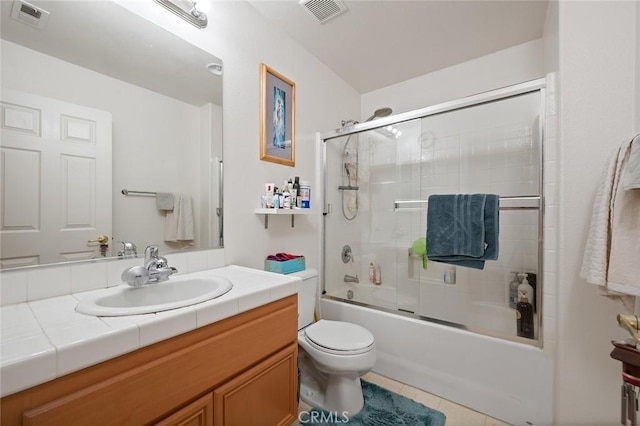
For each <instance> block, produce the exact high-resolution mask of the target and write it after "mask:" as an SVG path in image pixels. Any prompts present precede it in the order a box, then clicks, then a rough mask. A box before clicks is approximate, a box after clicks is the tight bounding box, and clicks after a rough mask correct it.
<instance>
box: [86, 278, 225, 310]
mask: <svg viewBox="0 0 640 426" xmlns="http://www.w3.org/2000/svg"><path fill="white" fill-rule="evenodd" d="M232 287H233V284H231V281H229V280H228V279H226V278H224V277H216V276H196V277H190V276H189V275H184V276H177V277H172V278H170V279H169V280H168V281H163V282H161V283H157V284H146V285H144V286H142V287H139V288H134V287H131V286H129V285H128V284H122V285H120V286H118V287H113V288H108V289H105V290H101V291H98V292H95V293H93V294H91V295H89V296H87V297H85V298H84V299H82V300H80V303H78V306H76V311H78V312H80V313H83V314H89V315H96V316H105V317H115V316H123V315H137V314H149V313H153V312H160V311H167V310H169V309H176V308H182V307H184V306H190V305H195V304H196V303H201V302H205V301H207V300H210V299H214V298H216V297H220V296H222V295H223V294H225V293H226V292H228V291H229V290H231V288H232Z"/></svg>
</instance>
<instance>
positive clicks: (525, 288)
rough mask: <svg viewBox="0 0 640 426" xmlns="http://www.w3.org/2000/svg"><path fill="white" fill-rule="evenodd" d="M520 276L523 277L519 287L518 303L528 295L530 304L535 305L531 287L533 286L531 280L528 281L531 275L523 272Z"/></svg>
mask: <svg viewBox="0 0 640 426" xmlns="http://www.w3.org/2000/svg"><path fill="white" fill-rule="evenodd" d="M518 276H519V277H522V282H521V283H520V285H518V301H519V300H521V299H522V296H523V295H524V294H525V293H526V296H527V299H528V300H529V303H532V302H533V303H535V301H534V300H533V287H531V284H529V280H528V279H527V277H528V276H529V274H526V273H524V272H523V273H520V274H518Z"/></svg>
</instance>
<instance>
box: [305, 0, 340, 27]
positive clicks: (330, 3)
mask: <svg viewBox="0 0 640 426" xmlns="http://www.w3.org/2000/svg"><path fill="white" fill-rule="evenodd" d="M300 4H301V5H302V6H303V7H304V10H306V11H307V12H309V13H310V14H311V15H313V17H314V18H316V19H317V20H318V22H320V23H321V24H324V23H325V22H327V21H329V20H331V19H333V18H335V17H336V16H338V15H342V14H343V13H344V12H346V11H347V10H349V9H347V5H346V4H344V3H343V2H341V1H340V0H300Z"/></svg>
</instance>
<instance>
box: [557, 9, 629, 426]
mask: <svg viewBox="0 0 640 426" xmlns="http://www.w3.org/2000/svg"><path fill="white" fill-rule="evenodd" d="M637 7H638V4H637V2H608V1H603V2H571V1H568V2H562V3H560V5H559V47H560V48H559V57H560V73H559V74H560V89H561V92H560V93H561V102H560V104H561V108H560V153H559V155H560V157H559V163H560V164H559V167H560V180H559V198H558V206H559V227H558V235H557V237H558V242H559V250H558V253H559V255H558V295H557V297H558V315H559V317H558V353H557V359H556V416H555V421H556V424H558V425H575V424H598V425H607V424H608V425H614V424H620V420H619V419H620V401H619V400H620V397H619V392H620V390H619V387H620V383H621V379H620V372H621V365H620V363H619V362H617V361H615V360H612V359H611V358H610V357H609V353H610V352H611V349H612V345H611V343H610V341H611V340H616V339H620V338H623V337H625V334H626V333H625V332H624V331H622V330H621V329H620V328H618V327H617V325H616V320H615V318H616V314H617V313H619V312H624V310H623V308H622V307H621V306H620V305H619V304H617V303H616V302H613V301H611V300H608V299H606V298H603V297H601V296H598V295H597V294H596V289H595V288H594V286H592V285H590V284H586V283H585V281H584V280H582V279H580V278H579V277H578V272H579V270H580V266H581V263H582V255H583V252H584V245H585V241H586V237H587V229H588V226H589V221H590V218H591V209H592V202H593V197H594V194H595V191H596V187H597V185H598V182H599V178H600V173H601V171H602V169H603V167H604V166H605V163H606V160H607V158H608V157H609V156H610V155H611V153H612V152H613V150H615V149H616V148H617V147H618V146H619V145H620V143H621V142H622V141H623V140H625V139H628V138H630V137H631V136H632V134H633V127H634V120H635V122H636V125H637V120H638V118H637V110H636V112H635V115H636V117H634V101H635V102H637V100H634V97H637V94H634V90H633V87H634V80H637V75H638V74H637V72H638V71H637V70H634V66H635V55H636V52H637V49H638V44H639V42H638V38H637V34H638V33H637V28H638V18H637V16H638V12H637Z"/></svg>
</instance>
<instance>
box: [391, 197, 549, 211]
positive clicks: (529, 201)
mask: <svg viewBox="0 0 640 426" xmlns="http://www.w3.org/2000/svg"><path fill="white" fill-rule="evenodd" d="M541 200H542V197H541V196H539V195H523V196H508V197H500V210H540V205H541ZM518 203H522V204H518ZM412 204H424V205H425V206H424V207H411V205H412ZM427 204H429V201H428V200H396V201H394V203H393V207H394V210H403V211H421V210H425V208H426V205H427ZM514 204H515V205H514Z"/></svg>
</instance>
